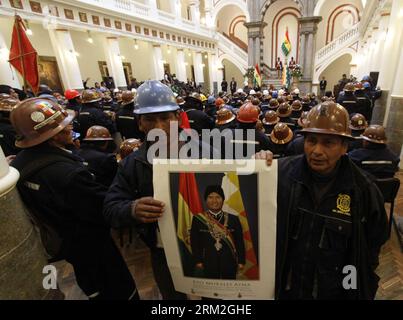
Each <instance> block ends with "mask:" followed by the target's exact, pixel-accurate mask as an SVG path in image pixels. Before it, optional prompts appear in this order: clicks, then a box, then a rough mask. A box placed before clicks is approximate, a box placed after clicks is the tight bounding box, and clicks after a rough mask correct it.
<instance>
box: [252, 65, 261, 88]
mask: <svg viewBox="0 0 403 320" xmlns="http://www.w3.org/2000/svg"><path fill="white" fill-rule="evenodd" d="M253 82H254V85H255V87H256V86H257V87H261V86H262V76H261V74H260V70H259V65H258V64H257V63H256V66H255V71H254V73H253Z"/></svg>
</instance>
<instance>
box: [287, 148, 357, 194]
mask: <svg viewBox="0 0 403 320" xmlns="http://www.w3.org/2000/svg"><path fill="white" fill-rule="evenodd" d="M339 161H340V164H339V167H338V169H337V170H338V173H337V174H336V180H335V182H334V185H333V187H332V189H336V190H346V189H351V188H352V187H351V186H352V184H354V175H353V172H352V169H351V163H350V160H349V158H348V156H347V155H344V156H342V157H341V158H340V160H339ZM291 177H292V178H293V179H294V180H295V181H296V182H297V183H300V184H303V185H304V186H306V187H308V188H310V187H311V186H312V184H313V180H312V176H311V169H310V168H309V165H308V162H307V160H306V157H305V156H303V157H301V158H298V160H297V162H296V163H295V165H294V168H293V169H292V174H291Z"/></svg>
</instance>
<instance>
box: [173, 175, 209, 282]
mask: <svg viewBox="0 0 403 320" xmlns="http://www.w3.org/2000/svg"><path fill="white" fill-rule="evenodd" d="M202 212H203V205H202V201H201V199H200V194H199V189H198V187H197V183H196V177H195V174H194V173H180V174H179V194H178V229H177V236H178V238H179V240H180V241H179V247H180V253H181V258H182V265H183V267H184V273H185V275H186V276H191V275H192V273H193V261H192V259H193V257H192V248H191V245H190V229H191V227H192V220H193V216H194V215H198V214H200V213H202Z"/></svg>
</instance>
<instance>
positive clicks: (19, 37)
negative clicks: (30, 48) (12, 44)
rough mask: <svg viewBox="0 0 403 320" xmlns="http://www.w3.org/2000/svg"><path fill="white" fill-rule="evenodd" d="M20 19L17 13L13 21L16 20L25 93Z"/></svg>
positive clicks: (25, 80)
mask: <svg viewBox="0 0 403 320" xmlns="http://www.w3.org/2000/svg"><path fill="white" fill-rule="evenodd" d="M20 21H22V20H21V17H20V16H19V15H16V16H15V22H17V23H16V28H17V39H18V49H19V52H20V61H21V67H22V78H23V79H24V90H23V91H24V92H25V93H27V79H26V75H25V66H24V58H23V54H22V47H21V35H20ZM24 32H25V31H24Z"/></svg>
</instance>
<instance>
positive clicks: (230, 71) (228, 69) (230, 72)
mask: <svg viewBox="0 0 403 320" xmlns="http://www.w3.org/2000/svg"><path fill="white" fill-rule="evenodd" d="M222 64H223V66H224V68H225V79H226V80H227V82H228V86H229V83H230V82H231V80H232V77H234V78H235V81H236V82H237V85H238V88H243V83H244V76H243V74H242V73H241V72H240V71H239V69H238V68H237V67H236V66H235V65H234V64H233V63H232V62H231V61H229V60H227V59H224V60H223V62H222ZM218 88H219V90H221V83H219V84H218Z"/></svg>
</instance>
